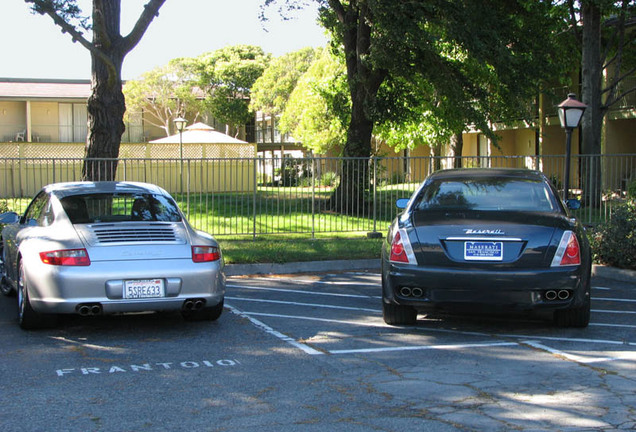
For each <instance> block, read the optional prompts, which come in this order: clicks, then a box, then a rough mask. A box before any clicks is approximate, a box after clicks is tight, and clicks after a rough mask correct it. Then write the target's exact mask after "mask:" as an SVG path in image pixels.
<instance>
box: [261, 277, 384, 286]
mask: <svg viewBox="0 0 636 432" xmlns="http://www.w3.org/2000/svg"><path fill="white" fill-rule="evenodd" d="M379 278H380V276H379V275H378V276H377V279H379ZM250 279H251V280H268V281H272V280H275V281H280V282H283V283H297V284H305V285H313V284H327V285H343V286H354V285H370V284H373V285H377V286H378V287H379V286H380V282H379V281H377V282H368V281H358V282H348V281H321V280H306V279H287V278H276V279H272V278H266V277H253V278H250Z"/></svg>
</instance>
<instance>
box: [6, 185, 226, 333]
mask: <svg viewBox="0 0 636 432" xmlns="http://www.w3.org/2000/svg"><path fill="white" fill-rule="evenodd" d="M0 223H3V224H5V225H4V228H3V230H2V243H0V249H1V250H2V254H1V256H2V260H1V261H0V270H1V275H2V281H1V283H0V290H1V291H2V293H3V294H5V295H13V294H15V293H17V296H18V321H19V324H20V326H21V327H22V328H25V329H31V328H37V327H42V326H48V325H51V324H52V323H54V322H55V318H56V316H57V315H58V314H80V315H100V314H113V313H124V312H142V311H170V310H175V311H181V313H182V315H183V317H184V318H185V319H187V320H215V319H217V318H219V316H220V315H221V313H222V311H223V300H224V296H225V275H224V273H223V257H222V255H221V249H220V247H219V244H218V243H217V242H216V240H214V238H213V237H212V236H210V235H209V234H206V233H204V232H201V231H196V230H194V229H193V228H192V227H191V226H190V224H189V223H188V222H187V220H186V218H185V217H184V215H183V214H182V212H181V211H180V210H179V207H178V206H177V204H176V203H175V201H174V199H173V198H172V197H171V196H170V195H169V194H168V193H167V192H166V191H165V190H163V189H161V188H160V187H158V186H155V185H151V184H145V183H126V182H76V183H57V184H52V185H49V186H45V187H44V188H43V189H42V190H41V191H40V192H39V193H38V194H37V195H36V196H35V198H34V199H33V201H31V203H30V204H29V206H28V208H27V209H26V211H25V213H24V214H23V215H22V216H19V215H17V214H16V213H5V214H3V215H2V216H0Z"/></svg>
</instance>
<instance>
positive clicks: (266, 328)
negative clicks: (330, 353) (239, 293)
mask: <svg viewBox="0 0 636 432" xmlns="http://www.w3.org/2000/svg"><path fill="white" fill-rule="evenodd" d="M225 307H226V308H228V309H229V310H230V311H231V312H232V313H234V314H236V315H238V316H240V317H243V318H245V319H248V320H249V321H250V322H251V323H252V324H254V325H255V326H256V327H258V328H259V329H261V330H263V331H264V332H265V333H268V334H271V335H272V336H274V337H277V338H278V339H280V340H282V341H284V342H287V343H288V344H290V345H292V346H294V347H296V348H298V349H300V350H302V351H303V352H305V353H307V354H310V355H318V354H323V353H322V352H320V351H318V350H315V349H313V348H312V347H310V346H309V345H305V344H304V343H301V342H298V341H297V340H295V339H293V338H291V337H289V336H287V335H284V334H282V333H281V332H278V331H276V330H274V329H273V328H271V327H270V326H268V325H267V324H265V323H264V322H262V321H259V320H257V319H256V318H252V317H251V316H250V315H249V314H246V313H245V312H242V311H240V310H238V309H236V308H235V307H233V306H230V305H228V304H227V303H226V304H225Z"/></svg>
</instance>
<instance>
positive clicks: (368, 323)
mask: <svg viewBox="0 0 636 432" xmlns="http://www.w3.org/2000/svg"><path fill="white" fill-rule="evenodd" d="M243 313H244V314H245V315H247V316H259V317H268V318H285V319H297V320H305V321H319V322H324V323H332V324H347V325H357V326H364V327H383V328H393V329H407V330H415V331H420V332H432V333H452V334H461V335H465V336H480V337H502V338H511V339H528V337H532V338H533V339H541V340H550V341H559V342H577V343H589V344H605V345H626V346H636V342H628V341H625V340H610V339H586V338H568V337H556V336H536V335H532V336H529V335H523V334H521V335H519V334H500V333H484V332H471V331H462V330H449V329H436V328H422V327H417V326H415V327H413V326H389V325H387V324H385V323H384V321H383V320H382V319H381V318H375V319H374V318H372V317H369V319H368V320H365V321H361V320H336V319H328V318H314V317H307V316H300V315H283V314H271V313H260V312H243ZM590 325H592V324H590ZM597 325H603V324H597Z"/></svg>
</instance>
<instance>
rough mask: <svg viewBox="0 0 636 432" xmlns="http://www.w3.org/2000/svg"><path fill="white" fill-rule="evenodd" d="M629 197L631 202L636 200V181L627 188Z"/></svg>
mask: <svg viewBox="0 0 636 432" xmlns="http://www.w3.org/2000/svg"><path fill="white" fill-rule="evenodd" d="M627 196H628V197H629V198H630V199H631V200H636V179H634V180H632V181H631V183H630V184H629V186H627Z"/></svg>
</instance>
